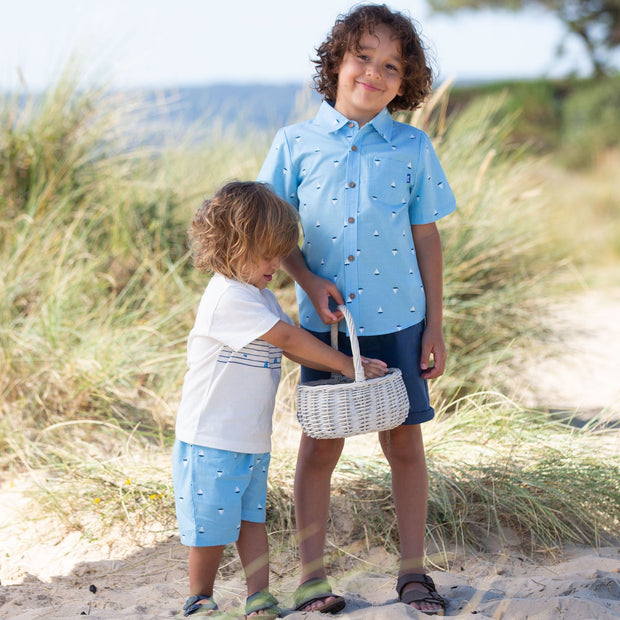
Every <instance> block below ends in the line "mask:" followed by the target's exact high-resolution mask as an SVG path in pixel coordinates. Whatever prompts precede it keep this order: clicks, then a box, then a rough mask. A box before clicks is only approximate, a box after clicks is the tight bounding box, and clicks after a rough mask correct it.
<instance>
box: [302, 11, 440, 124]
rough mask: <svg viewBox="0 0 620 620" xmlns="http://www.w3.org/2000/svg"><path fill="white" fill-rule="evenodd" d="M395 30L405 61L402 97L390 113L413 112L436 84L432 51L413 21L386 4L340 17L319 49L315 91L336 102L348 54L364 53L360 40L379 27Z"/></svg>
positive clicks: (390, 104)
mask: <svg viewBox="0 0 620 620" xmlns="http://www.w3.org/2000/svg"><path fill="white" fill-rule="evenodd" d="M382 24H383V25H385V26H387V27H388V28H391V29H392V30H393V31H394V34H395V35H396V38H397V39H398V41H399V42H400V49H401V55H402V59H403V77H402V85H401V87H402V95H397V96H396V97H394V99H392V101H390V103H389V104H388V106H387V108H388V110H389V111H390V112H395V111H397V110H413V109H415V108H417V107H419V106H420V105H421V104H422V102H423V101H424V99H425V98H426V97H427V96H428V94H429V93H430V90H431V86H432V84H433V70H432V68H431V67H430V66H429V65H430V63H429V59H428V52H427V51H426V50H425V48H424V45H423V43H422V41H421V40H420V37H419V35H418V33H417V31H416V28H415V26H414V23H413V22H412V20H411V19H409V18H408V17H406V16H404V15H403V14H402V13H399V12H398V11H393V10H392V9H390V8H389V7H387V6H386V5H385V4H382V5H377V4H367V5H361V6H358V7H355V8H353V9H352V10H351V11H350V12H349V13H348V14H347V15H339V16H338V18H337V19H336V23H335V24H334V27H333V28H332V31H331V33H330V34H329V35H328V36H327V38H326V39H325V41H324V42H323V43H322V44H321V45H320V46H319V47H317V48H316V53H317V55H318V59H317V60H313V61H312V62H313V63H314V64H315V65H316V67H315V69H316V75H315V76H314V78H313V80H314V89H315V90H316V91H317V92H318V93H319V94H321V95H323V98H324V99H327V100H328V101H336V93H337V88H338V69H339V68H340V65H341V63H342V59H343V58H344V55H345V52H347V51H355V52H359V51H360V47H359V44H360V38H361V37H362V36H363V35H364V34H366V33H369V34H373V32H374V30H375V28H376V27H377V26H379V25H382Z"/></svg>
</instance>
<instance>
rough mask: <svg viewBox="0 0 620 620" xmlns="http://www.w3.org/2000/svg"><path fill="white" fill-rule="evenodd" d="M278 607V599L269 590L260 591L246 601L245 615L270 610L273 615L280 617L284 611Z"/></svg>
mask: <svg viewBox="0 0 620 620" xmlns="http://www.w3.org/2000/svg"><path fill="white" fill-rule="evenodd" d="M278 605H279V603H278V599H277V598H276V597H275V596H273V594H271V592H269V590H259V591H258V592H255V593H254V594H252V596H248V598H247V599H246V601H245V615H246V616H247V615H249V614H251V613H254V612H257V611H263V610H269V611H270V612H271V613H273V614H278V615H280V614H281V613H282V610H281V609H280V607H279V606H278Z"/></svg>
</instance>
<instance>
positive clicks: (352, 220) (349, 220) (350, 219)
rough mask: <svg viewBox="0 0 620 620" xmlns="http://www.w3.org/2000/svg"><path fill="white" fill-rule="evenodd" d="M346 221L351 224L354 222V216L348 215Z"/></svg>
mask: <svg viewBox="0 0 620 620" xmlns="http://www.w3.org/2000/svg"><path fill="white" fill-rule="evenodd" d="M347 222H349V224H353V222H355V218H354V217H350V218H349V219H348V220H347Z"/></svg>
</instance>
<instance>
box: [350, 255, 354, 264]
mask: <svg viewBox="0 0 620 620" xmlns="http://www.w3.org/2000/svg"><path fill="white" fill-rule="evenodd" d="M354 260H355V256H353V254H349V262H351V263H352V262H353V261H354Z"/></svg>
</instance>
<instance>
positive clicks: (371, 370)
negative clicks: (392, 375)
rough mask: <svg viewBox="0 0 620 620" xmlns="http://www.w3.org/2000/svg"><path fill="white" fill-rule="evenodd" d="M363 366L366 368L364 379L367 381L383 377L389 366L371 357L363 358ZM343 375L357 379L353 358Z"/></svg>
mask: <svg viewBox="0 0 620 620" xmlns="http://www.w3.org/2000/svg"><path fill="white" fill-rule="evenodd" d="M362 366H363V367H364V377H365V378H366V379H376V378H377V377H383V376H384V375H385V372H386V370H387V364H386V363H385V362H382V361H381V360H377V359H374V358H370V357H363V356H362ZM342 374H343V375H344V376H345V377H348V378H349V379H355V366H354V365H353V358H352V357H350V358H349V360H348V362H347V367H346V368H345V369H344V372H343V373H342Z"/></svg>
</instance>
